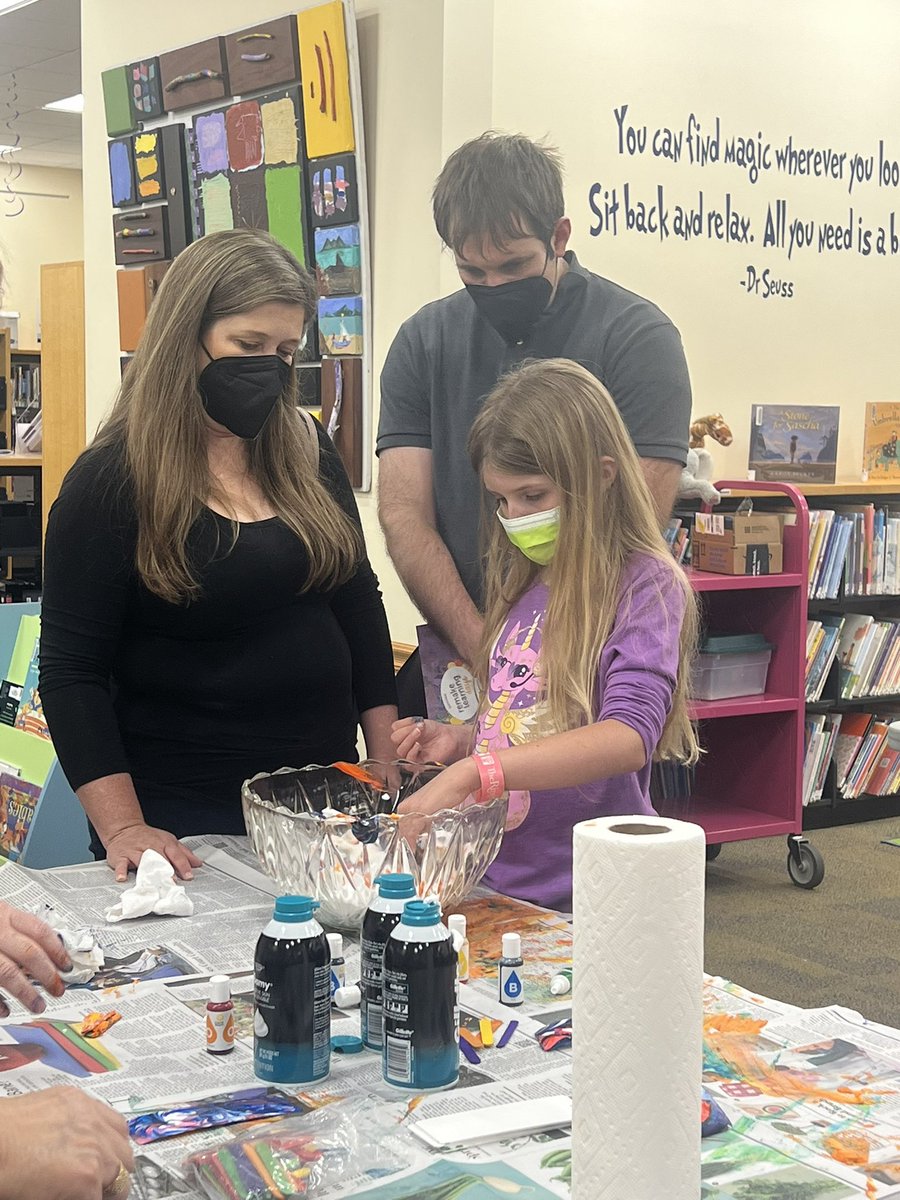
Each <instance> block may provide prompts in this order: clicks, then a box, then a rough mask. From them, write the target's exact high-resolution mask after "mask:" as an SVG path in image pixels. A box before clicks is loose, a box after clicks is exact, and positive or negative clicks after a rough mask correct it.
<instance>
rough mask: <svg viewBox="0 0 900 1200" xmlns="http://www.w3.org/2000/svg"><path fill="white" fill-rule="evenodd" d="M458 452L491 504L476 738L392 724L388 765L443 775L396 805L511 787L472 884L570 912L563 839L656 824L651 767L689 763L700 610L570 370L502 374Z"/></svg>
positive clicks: (624, 457) (443, 802) (577, 372)
mask: <svg viewBox="0 0 900 1200" xmlns="http://www.w3.org/2000/svg"><path fill="white" fill-rule="evenodd" d="M469 453H470V455H471V457H472V462H473V464H474V466H475V469H476V471H477V472H478V474H479V475H480V477H481V480H482V483H483V485H484V488H485V494H486V500H487V513H486V517H487V520H486V526H487V552H486V569H485V579H486V602H485V630H486V631H487V637H486V642H485V645H484V647H483V650H482V655H481V661H480V663H478V664H474V665H475V666H476V667H477V669H478V674H479V676H480V681H481V684H482V702H481V709H480V711H479V714H478V717H477V719H476V721H475V723H474V726H446V725H440V724H437V723H436V722H433V721H422V720H421V719H415V718H407V719H406V720H403V721H398V722H397V723H396V724H395V726H394V732H393V742H394V746H395V747H396V750H397V753H398V755H399V756H400V757H405V758H413V759H417V760H431V761H437V762H444V763H451V764H452V765H450V766H449V767H448V768H447V769H446V770H445V771H443V772H442V773H441V774H440V775H439V776H437V777H436V778H435V779H434V780H432V781H431V782H430V783H428V784H426V786H425V787H424V788H422V789H421V790H420V791H419V792H417V793H416V795H415V796H414V797H412V798H411V799H410V800H408V801H406V802H405V807H407V808H409V809H410V810H413V811H415V812H420V813H421V812H425V813H434V812H437V811H439V810H440V809H443V808H449V807H461V806H465V805H467V804H470V803H476V802H478V801H479V800H481V801H484V800H488V799H491V798H493V797H494V796H496V795H500V794H502V793H504V792H507V793H508V795H509V816H508V820H507V829H506V833H505V834H504V838H503V844H502V846H501V848H500V852H499V854H498V856H497V858H496V859H495V861H494V863H493V865H492V866H491V868H490V870H489V871H488V874H487V875H486V876H485V880H486V882H487V883H488V884H489V885H490V886H491V887H493V888H495V889H496V890H497V891H501V892H504V893H506V894H508V895H512V896H518V897H520V898H522V899H525V900H529V901H531V902H533V903H536V904H540V905H543V906H546V907H550V908H558V909H563V910H566V911H571V903H572V829H573V827H574V826H575V825H576V824H577V823H578V822H579V821H582V820H587V819H590V818H591V817H596V816H611V815H630V814H647V813H652V812H653V808H652V805H651V802H650V796H649V784H650V763H651V760H652V759H653V758H654V757H661V758H678V759H681V760H683V761H688V762H690V761H693V760H694V759H695V758H696V756H697V752H698V751H697V742H696V738H695V736H694V731H693V728H692V726H691V723H690V720H689V718H688V711H687V695H688V682H689V677H690V658H691V652H692V647H693V644H694V640H695V637H696V625H697V616H696V604H695V600H694V596H693V593H692V592H691V589H690V585H689V584H688V582H687V579H686V577H685V575H684V573H683V571H682V570H681V568H680V567H679V566H678V565H677V564H676V563H675V561H674V559H673V558H672V555H671V553H670V551H669V549H668V547H667V546H666V544H665V542H664V540H663V537H662V535H661V533H660V530H659V526H658V524H657V520H656V516H655V513H654V509H653V506H652V501H651V498H650V493H649V491H648V490H647V485H646V483H645V480H644V476H643V472H642V471H641V468H640V464H639V461H638V457H637V454H636V452H635V450H634V447H633V445H632V443H631V439H630V438H629V435H628V433H627V431H626V428H625V426H624V424H623V422H622V419H621V417H620V416H619V413H618V410H617V409H616V407H615V405H614V403H613V401H612V399H611V397H610V396H609V394H608V393H607V392H606V390H605V389H604V388H603V386H602V385H601V384H600V383H599V382H598V381H597V380H596V379H595V377H594V376H593V375H591V374H590V373H589V372H588V371H586V370H584V368H582V367H580V366H578V365H577V364H576V363H573V362H570V361H568V360H565V359H545V360H541V361H537V362H531V363H527V364H526V365H524V366H523V367H521V368H519V369H518V370H517V371H514V372H513V373H512V374H510V375H507V376H506V377H505V378H503V379H502V380H501V381H500V383H499V384H498V385H497V387H496V388H495V389H494V391H493V392H492V393H491V395H490V396H489V397H488V399H487V401H486V402H485V405H484V407H483V409H482V411H481V413H480V414H479V415H478V417H477V418H476V420H475V422H474V424H473V426H472V431H471V434H470V437H469ZM403 807H404V806H403V805H401V810H402V809H403Z"/></svg>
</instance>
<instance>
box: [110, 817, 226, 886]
mask: <svg viewBox="0 0 900 1200" xmlns="http://www.w3.org/2000/svg"><path fill="white" fill-rule="evenodd" d="M145 850H157V851H158V852H159V853H160V854H161V855H162V856H163V857H164V858H167V859H168V860H169V862H170V863H171V864H172V866H173V867H174V868H175V873H176V875H177V876H178V878H179V879H193V877H194V876H193V871H192V870H191V868H192V867H202V866H203V862H202V860H201V859H199V858H198V857H197V855H196V854H194V853H193V851H191V850H188V848H187V846H183V845H182V844H181V842H179V840H178V838H177V837H176V836H175V834H174V833H169V832H167V831H166V830H165V829H154V828H153V826H152V825H145V824H143V822H141V823H140V824H135V825H126V826H125V828H124V829H120V830H119V831H118V833H115V834H113V836H112V837H111V838H110V839H109V841H108V842H106V861H107V862H108V863H109V865H110V866H111V867H112V869H113V870H114V871H115V873H116V883H124V882H125V880H126V879H127V878H128V869H129V867H135V868H137V865H138V863H139V862H140V861H141V855H142V854H143V853H144V851H145Z"/></svg>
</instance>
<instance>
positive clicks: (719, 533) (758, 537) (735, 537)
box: [694, 512, 782, 546]
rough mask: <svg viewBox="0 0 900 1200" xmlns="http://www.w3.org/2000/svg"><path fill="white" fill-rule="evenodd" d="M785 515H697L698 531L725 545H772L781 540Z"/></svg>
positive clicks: (762, 513) (696, 527) (696, 524)
mask: <svg viewBox="0 0 900 1200" xmlns="http://www.w3.org/2000/svg"><path fill="white" fill-rule="evenodd" d="M781 529H782V516H781V513H773V512H759V513H757V512H754V513H749V514H748V515H747V516H741V515H740V514H738V513H703V512H698V513H697V514H696V515H695V516H694V531H695V533H698V534H703V536H704V537H706V538H708V539H713V540H715V541H718V542H720V543H721V544H722V545H723V546H750V545H772V544H773V543H775V542H780V541H781Z"/></svg>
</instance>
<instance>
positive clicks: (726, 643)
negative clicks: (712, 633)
mask: <svg viewBox="0 0 900 1200" xmlns="http://www.w3.org/2000/svg"><path fill="white" fill-rule="evenodd" d="M772 650H773V647H772V646H771V645H770V643H769V642H767V641H766V639H765V638H764V637H763V635H762V634H761V633H744V634H737V635H735V636H717V637H708V638H707V639H706V641H705V642H704V643H703V644H702V645H701V647H700V652H699V654H698V655H697V662H696V664H695V665H694V672H693V679H692V687H691V695H692V698H693V699H694V700H727V699H728V698H729V697H731V696H758V695H760V694H761V693H762V692H764V691H765V690H766V675H767V674H768V671H769V660H770V659H771V657H772Z"/></svg>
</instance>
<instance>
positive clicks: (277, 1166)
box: [183, 1102, 410, 1200]
mask: <svg viewBox="0 0 900 1200" xmlns="http://www.w3.org/2000/svg"><path fill="white" fill-rule="evenodd" d="M379 1126H380V1120H379V1118H377V1117H373V1115H372V1114H371V1113H369V1114H366V1113H365V1112H364V1111H363V1107H362V1104H361V1103H360V1102H353V1103H350V1104H329V1105H326V1106H325V1107H324V1108H318V1109H313V1110H312V1111H310V1112H308V1113H306V1114H304V1115H303V1116H302V1117H288V1118H285V1119H284V1120H278V1121H266V1122H264V1123H259V1124H257V1125H256V1126H255V1127H254V1128H253V1129H252V1130H248V1131H246V1132H244V1133H243V1134H242V1135H241V1136H239V1137H231V1138H228V1139H227V1140H223V1141H221V1142H219V1143H217V1144H216V1145H214V1146H207V1147H205V1148H204V1149H203V1150H198V1151H196V1152H195V1153H193V1154H191V1155H189V1156H188V1157H187V1158H186V1159H185V1160H184V1164H183V1171H184V1175H185V1177H186V1178H187V1179H188V1180H189V1181H190V1182H191V1183H192V1184H193V1185H194V1186H195V1187H196V1188H197V1189H198V1190H199V1191H202V1192H203V1193H204V1194H205V1195H207V1196H209V1197H210V1200H299V1197H303V1196H315V1195H317V1194H318V1193H319V1192H320V1191H321V1190H322V1189H323V1188H326V1187H329V1186H333V1185H335V1184H336V1183H338V1182H344V1183H348V1182H351V1181H352V1180H354V1179H355V1178H357V1177H358V1178H359V1180H360V1184H359V1186H366V1185H367V1184H368V1183H370V1182H372V1181H374V1180H376V1179H379V1178H382V1177H383V1176H385V1175H393V1174H394V1173H395V1172H397V1171H401V1170H403V1169H404V1168H405V1167H407V1166H409V1165H410V1159H409V1155H408V1153H407V1152H406V1151H405V1150H404V1149H403V1147H402V1145H401V1144H400V1143H399V1141H398V1139H397V1138H396V1136H395V1135H394V1134H393V1132H392V1131H391V1129H389V1128H388V1127H386V1126H383V1127H379Z"/></svg>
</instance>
